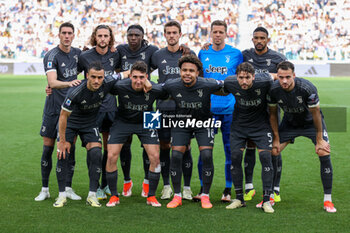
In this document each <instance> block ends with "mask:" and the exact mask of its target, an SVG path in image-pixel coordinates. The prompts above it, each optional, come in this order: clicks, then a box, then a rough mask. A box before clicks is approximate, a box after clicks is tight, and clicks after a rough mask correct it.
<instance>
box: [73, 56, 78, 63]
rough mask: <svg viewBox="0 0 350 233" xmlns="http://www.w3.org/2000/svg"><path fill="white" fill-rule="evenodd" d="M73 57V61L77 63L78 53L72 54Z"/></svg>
mask: <svg viewBox="0 0 350 233" xmlns="http://www.w3.org/2000/svg"><path fill="white" fill-rule="evenodd" d="M73 58H74V59H75V62H76V63H78V55H74V56H73Z"/></svg>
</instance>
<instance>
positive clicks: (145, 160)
mask: <svg viewBox="0 0 350 233" xmlns="http://www.w3.org/2000/svg"><path fill="white" fill-rule="evenodd" d="M142 160H143V170H144V172H145V179H146V180H148V174H149V173H148V171H149V164H150V162H149V159H148V155H147V152H146V150H145V149H143V151H142Z"/></svg>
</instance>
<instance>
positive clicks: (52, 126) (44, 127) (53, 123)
mask: <svg viewBox="0 0 350 233" xmlns="http://www.w3.org/2000/svg"><path fill="white" fill-rule="evenodd" d="M59 118H60V115H59V114H55V115H48V114H45V113H44V114H43V121H42V124H41V128H40V136H42V137H47V138H54V139H55V138H57V125H58V119H59Z"/></svg>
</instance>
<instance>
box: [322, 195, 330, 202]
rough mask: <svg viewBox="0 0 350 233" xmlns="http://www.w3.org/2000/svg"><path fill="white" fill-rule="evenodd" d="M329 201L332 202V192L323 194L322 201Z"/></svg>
mask: <svg viewBox="0 0 350 233" xmlns="http://www.w3.org/2000/svg"><path fill="white" fill-rule="evenodd" d="M325 201H330V202H332V194H325V195H324V197H323V202H325Z"/></svg>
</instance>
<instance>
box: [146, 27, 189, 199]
mask: <svg viewBox="0 0 350 233" xmlns="http://www.w3.org/2000/svg"><path fill="white" fill-rule="evenodd" d="M181 35H182V34H181V25H180V24H179V23H178V22H176V21H169V22H167V23H166V24H165V25H164V36H165V38H166V41H167V44H168V45H167V47H165V48H162V49H160V50H158V51H156V52H155V53H154V54H153V56H152V65H153V68H155V69H158V76H159V79H158V83H165V81H167V80H169V79H175V78H179V76H180V68H179V67H178V61H179V59H180V58H181V56H182V55H183V52H182V51H181V49H180V43H179V41H180V38H181ZM191 53H192V54H195V53H194V52H193V51H191ZM157 109H159V110H160V111H161V112H162V114H168V115H171V114H174V111H175V102H174V101H173V100H158V101H157ZM158 136H159V143H160V164H161V167H162V170H161V173H162V177H163V183H164V188H163V190H162V196H161V199H169V198H170V197H171V195H172V190H171V187H170V183H169V174H170V170H169V169H170V167H169V166H170V148H171V144H170V138H171V132H170V128H161V129H159V130H158ZM192 164H193V162H192V155H191V149H190V146H189V147H188V148H187V149H186V152H185V154H184V157H183V164H182V170H183V175H184V189H183V192H182V195H183V196H182V198H183V199H186V200H192V191H191V187H190V184H191V177H192Z"/></svg>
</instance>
